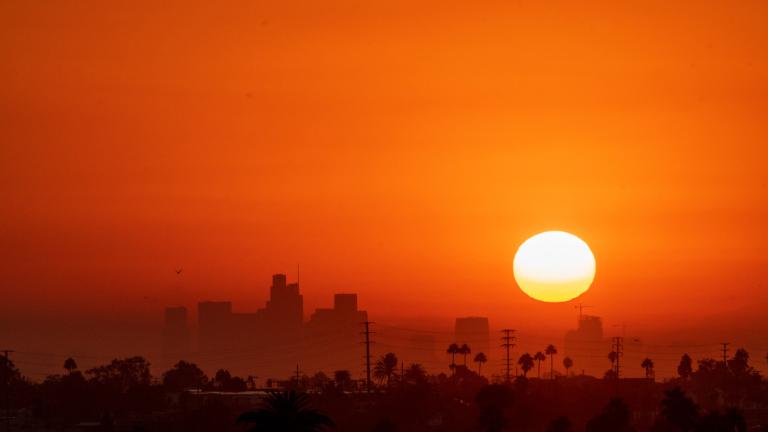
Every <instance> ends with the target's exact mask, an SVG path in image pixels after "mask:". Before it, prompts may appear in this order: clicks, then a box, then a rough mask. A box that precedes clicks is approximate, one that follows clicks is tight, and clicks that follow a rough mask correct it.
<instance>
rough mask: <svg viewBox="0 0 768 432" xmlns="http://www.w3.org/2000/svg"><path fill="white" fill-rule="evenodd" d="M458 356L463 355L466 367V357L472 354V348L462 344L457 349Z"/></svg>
mask: <svg viewBox="0 0 768 432" xmlns="http://www.w3.org/2000/svg"><path fill="white" fill-rule="evenodd" d="M459 354H462V355H464V366H466V365H467V355H468V354H472V348H470V347H469V345H467V344H463V345H461V346H460V347H459Z"/></svg>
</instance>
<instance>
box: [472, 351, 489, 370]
mask: <svg viewBox="0 0 768 432" xmlns="http://www.w3.org/2000/svg"><path fill="white" fill-rule="evenodd" d="M487 361H488V357H487V356H486V355H485V353H482V352H479V353H477V354H476V355H475V363H477V374H478V375H482V373H481V370H482V368H483V363H485V362H487Z"/></svg>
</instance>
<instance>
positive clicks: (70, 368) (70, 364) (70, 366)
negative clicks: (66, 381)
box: [64, 357, 77, 375]
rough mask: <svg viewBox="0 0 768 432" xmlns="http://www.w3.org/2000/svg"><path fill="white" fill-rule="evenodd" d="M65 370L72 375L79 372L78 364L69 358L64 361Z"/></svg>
mask: <svg viewBox="0 0 768 432" xmlns="http://www.w3.org/2000/svg"><path fill="white" fill-rule="evenodd" d="M64 369H66V370H67V373H68V374H70V375H72V372H74V371H76V370H77V362H76V361H75V359H73V358H72V357H69V358H68V359H66V360H64Z"/></svg>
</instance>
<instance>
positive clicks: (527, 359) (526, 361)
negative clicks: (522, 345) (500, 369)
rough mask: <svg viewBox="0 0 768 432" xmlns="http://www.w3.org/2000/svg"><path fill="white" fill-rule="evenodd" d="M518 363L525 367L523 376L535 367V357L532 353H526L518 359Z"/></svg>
mask: <svg viewBox="0 0 768 432" xmlns="http://www.w3.org/2000/svg"><path fill="white" fill-rule="evenodd" d="M517 364H519V365H520V368H522V369H523V376H526V377H527V376H528V371H529V370H531V369H533V357H531V355H530V354H528V353H525V354H523V355H521V356H520V358H519V359H518V360H517Z"/></svg>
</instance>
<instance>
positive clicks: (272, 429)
mask: <svg viewBox="0 0 768 432" xmlns="http://www.w3.org/2000/svg"><path fill="white" fill-rule="evenodd" d="M237 423H246V424H253V426H251V427H250V428H249V429H248V432H287V431H290V432H319V431H322V430H324V429H325V428H330V427H333V426H334V424H333V421H332V420H331V419H330V418H329V417H327V416H325V415H323V414H320V413H319V412H318V411H317V410H315V409H312V408H310V407H309V397H308V396H307V394H306V393H296V392H295V391H293V390H291V391H290V392H282V393H277V392H272V393H270V394H269V396H268V397H267V398H266V399H264V406H263V407H262V408H259V409H257V410H255V411H248V412H245V413H243V414H240V417H238V418H237Z"/></svg>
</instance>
